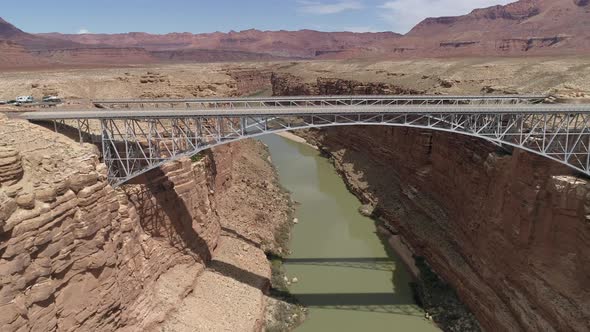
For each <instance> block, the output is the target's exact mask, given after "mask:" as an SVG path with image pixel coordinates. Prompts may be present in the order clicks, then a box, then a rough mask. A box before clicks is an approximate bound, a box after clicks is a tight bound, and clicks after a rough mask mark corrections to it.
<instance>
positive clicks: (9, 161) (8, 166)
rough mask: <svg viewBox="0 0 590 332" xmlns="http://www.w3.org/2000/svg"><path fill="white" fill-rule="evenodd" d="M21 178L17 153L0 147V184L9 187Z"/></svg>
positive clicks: (20, 167) (20, 166)
mask: <svg viewBox="0 0 590 332" xmlns="http://www.w3.org/2000/svg"><path fill="white" fill-rule="evenodd" d="M22 176H23V166H22V163H21V157H20V154H19V152H18V151H17V150H16V149H14V148H12V147H6V146H4V147H0V184H3V185H4V184H5V185H11V184H15V183H16V182H18V181H19V180H20V179H21V178H22Z"/></svg>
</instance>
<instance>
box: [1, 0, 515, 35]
mask: <svg viewBox="0 0 590 332" xmlns="http://www.w3.org/2000/svg"><path fill="white" fill-rule="evenodd" d="M2 2H3V3H2V13H0V16H1V17H3V18H4V19H6V20H7V21H9V22H11V23H13V24H15V25H16V26H17V27H19V28H21V29H22V30H24V31H27V32H62V33H79V32H92V33H120V32H130V31H142V32H149V33H168V32H193V33H201V32H213V31H223V32H227V31H230V30H236V31H240V30H245V29H250V28H256V29H261V30H280V29H284V30H299V29H314V30H321V31H344V30H345V31H356V32H364V31H396V32H401V33H405V32H407V31H408V30H409V29H410V28H411V27H412V26H413V25H415V24H416V23H418V22H419V21H421V20H422V19H424V18H426V17H429V16H448V15H461V14H466V13H468V12H469V11H471V10H472V9H474V8H478V7H487V6H491V5H495V4H505V3H508V2H511V1H510V0H239V1H235V0H234V1H230V0H214V1H211V0H209V1H206V0H92V1H89V0H51V1H48V0H3V1H2Z"/></svg>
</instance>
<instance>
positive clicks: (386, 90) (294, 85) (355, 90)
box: [271, 73, 422, 96]
mask: <svg viewBox="0 0 590 332" xmlns="http://www.w3.org/2000/svg"><path fill="white" fill-rule="evenodd" d="M271 83H272V89H273V95H275V96H281V95H282V96H306V95H337V94H341V95H384V94H421V93H422V92H420V91H417V90H414V89H407V88H402V87H399V86H396V85H393V84H389V83H373V82H368V83H365V82H359V81H353V80H344V79H339V78H323V77H318V79H317V81H316V83H315V84H309V83H306V82H303V80H302V79H301V78H299V77H297V76H294V75H290V74H274V73H273V75H272V76H271Z"/></svg>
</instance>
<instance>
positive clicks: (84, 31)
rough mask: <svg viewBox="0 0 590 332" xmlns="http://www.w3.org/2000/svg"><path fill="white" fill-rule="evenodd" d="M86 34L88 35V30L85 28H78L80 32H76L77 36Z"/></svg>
mask: <svg viewBox="0 0 590 332" xmlns="http://www.w3.org/2000/svg"><path fill="white" fill-rule="evenodd" d="M86 33H90V30H88V29H86V28H80V30H78V34H79V35H83V34H86Z"/></svg>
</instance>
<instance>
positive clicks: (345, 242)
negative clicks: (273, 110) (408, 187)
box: [261, 135, 439, 332]
mask: <svg viewBox="0 0 590 332" xmlns="http://www.w3.org/2000/svg"><path fill="white" fill-rule="evenodd" d="M261 141H263V142H264V143H265V144H267V145H268V147H269V149H270V153H271V157H272V159H273V163H274V164H275V166H276V167H277V169H278V172H279V178H280V182H281V183H282V185H283V186H284V187H285V188H286V189H287V190H289V191H290V192H291V193H292V198H293V200H295V201H296V202H298V203H300V205H299V206H297V210H296V217H297V218H298V219H299V223H298V224H297V225H295V228H294V230H293V235H292V241H291V246H290V248H291V251H292V255H291V256H290V257H289V258H288V259H287V260H286V262H285V269H286V271H287V275H288V276H289V278H294V277H296V278H297V279H298V282H297V283H294V284H292V285H291V286H290V291H291V293H292V294H293V295H294V296H295V297H297V298H298V299H299V301H300V302H301V303H303V304H304V305H306V306H307V307H308V308H309V309H308V310H309V317H308V319H307V320H306V322H305V323H304V324H303V325H302V326H301V327H299V328H298V329H297V331H302V332H305V331H411V332H423V331H424V332H426V331H439V329H438V328H437V327H436V326H434V324H433V323H432V322H430V321H428V320H426V319H425V318H424V311H422V310H421V309H420V308H419V307H418V306H416V305H415V304H414V301H413V296H412V292H411V290H410V287H409V285H408V283H409V282H410V281H411V277H410V275H409V273H408V272H407V270H406V269H405V267H404V266H403V264H402V263H401V262H400V260H399V258H398V257H397V256H395V254H394V253H391V252H388V251H387V250H386V249H385V247H384V245H383V243H382V242H381V240H380V239H379V237H378V236H377V234H376V225H375V222H374V221H373V220H371V219H369V218H365V217H363V216H361V215H360V214H359V213H358V208H359V207H360V205H361V203H360V202H359V201H358V199H357V198H356V197H354V196H353V195H352V194H351V193H350V192H349V191H348V190H347V188H346V186H345V184H344V182H343V180H342V179H341V178H340V177H339V176H338V174H337V173H336V171H335V169H334V167H333V166H332V165H331V164H330V162H329V161H328V160H327V159H326V158H323V157H321V156H320V154H319V152H318V151H316V150H314V149H313V148H311V147H309V146H307V145H305V144H300V143H296V142H293V141H290V140H288V139H285V138H282V137H279V136H274V135H271V136H266V137H264V138H262V139H261Z"/></svg>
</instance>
